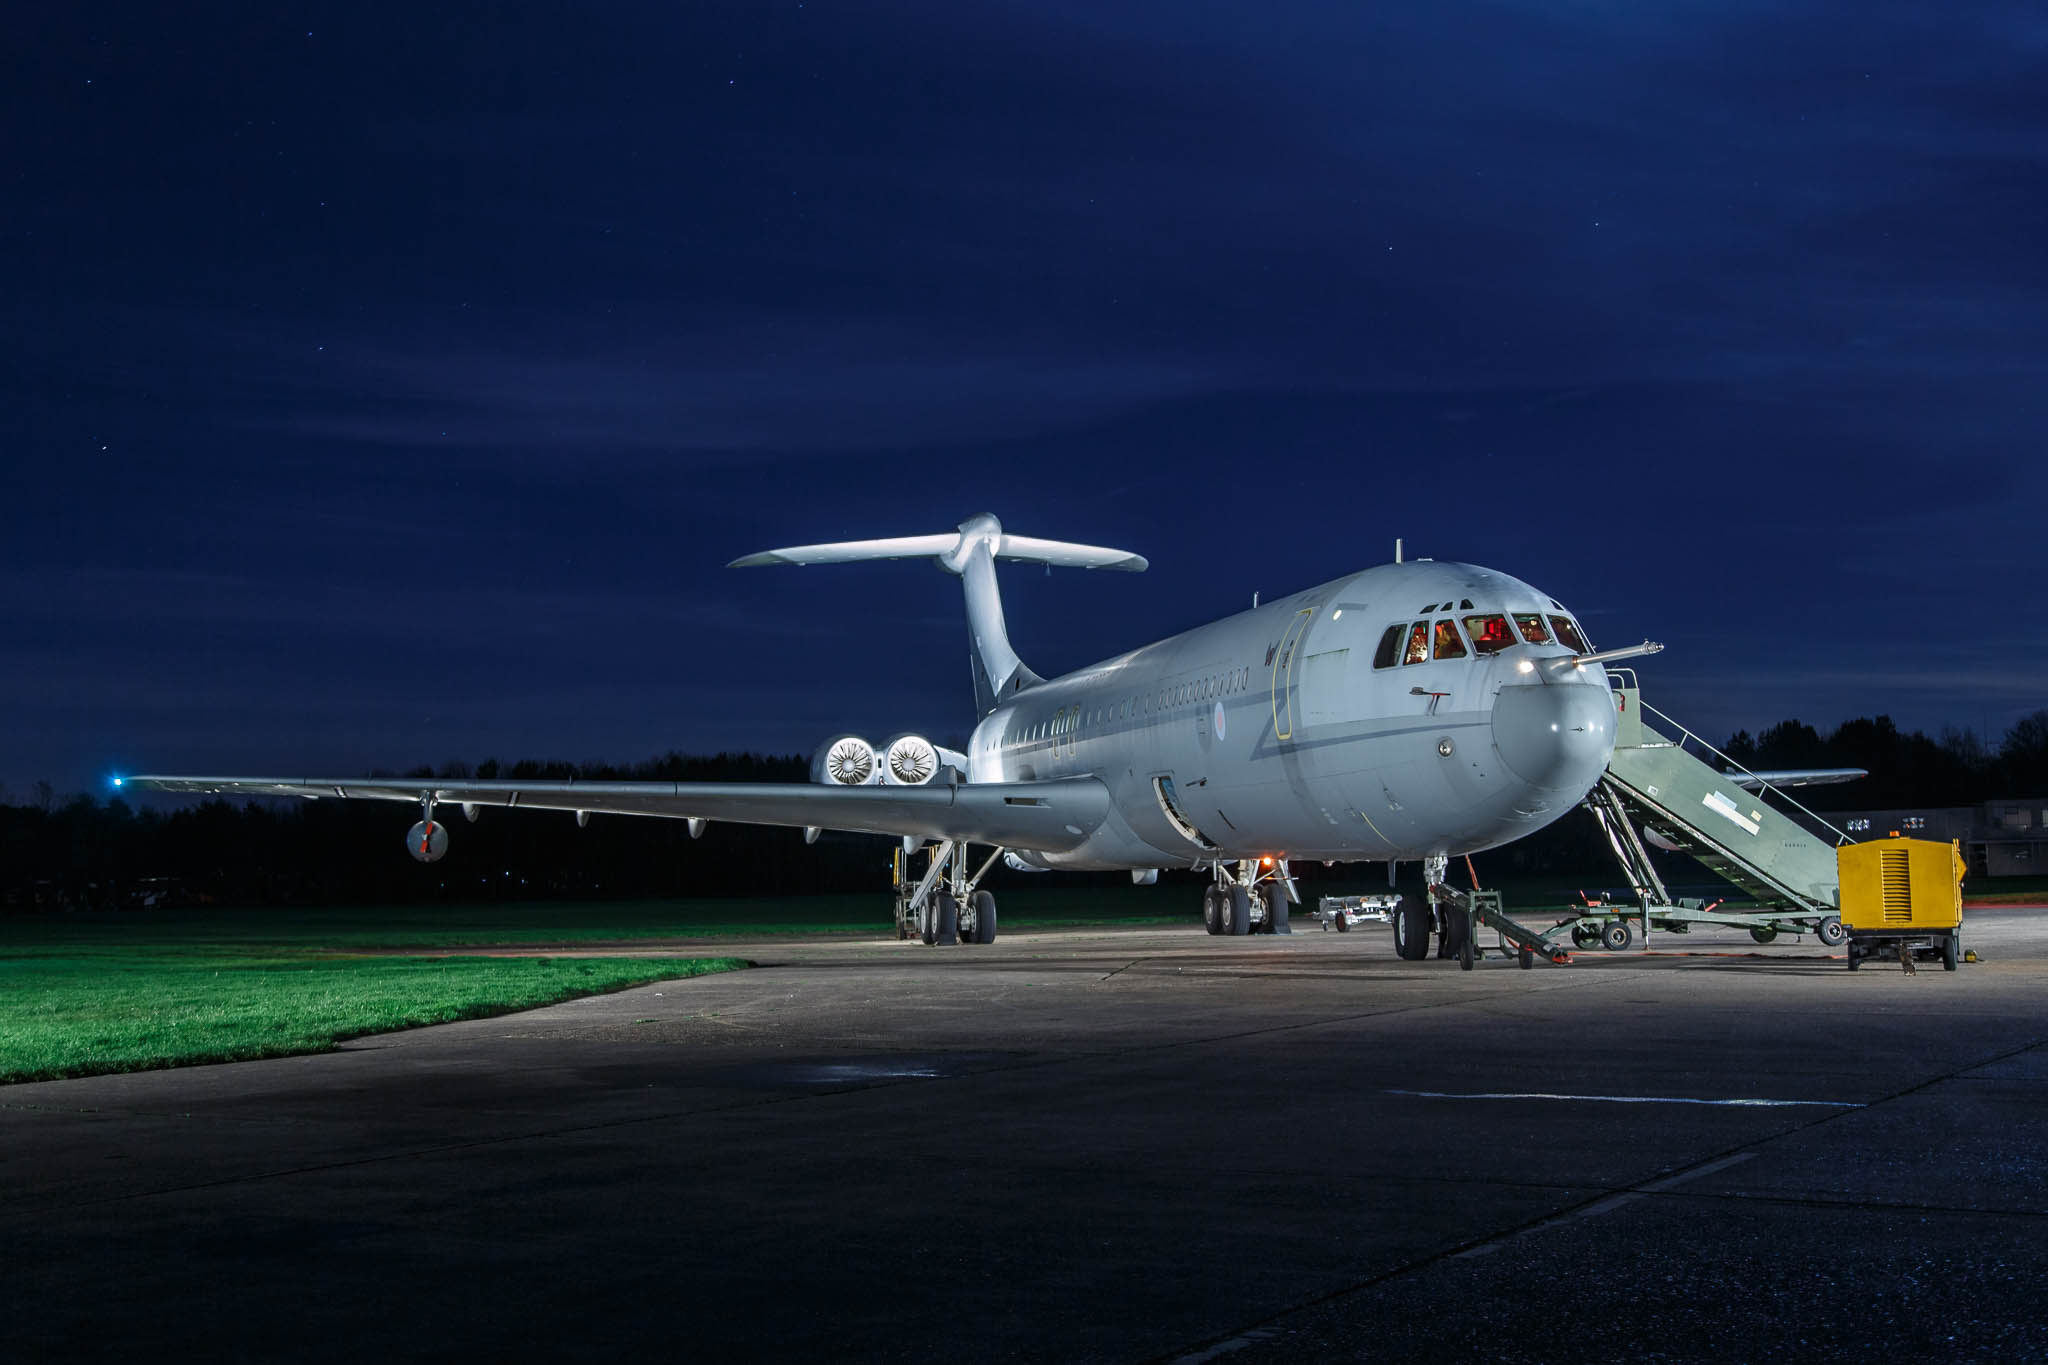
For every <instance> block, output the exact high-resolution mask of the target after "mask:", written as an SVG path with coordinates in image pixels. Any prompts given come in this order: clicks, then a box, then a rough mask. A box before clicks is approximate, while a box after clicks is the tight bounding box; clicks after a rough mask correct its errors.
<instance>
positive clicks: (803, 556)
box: [726, 517, 1149, 573]
mask: <svg viewBox="0 0 2048 1365" xmlns="http://www.w3.org/2000/svg"><path fill="white" fill-rule="evenodd" d="M977 543H983V544H986V545H987V546H988V548H989V553H990V554H991V555H993V556H994V557H995V558H997V559H1011V560H1019V561H1021V562H1023V563H1027V564H1053V565H1057V566H1058V567H1060V568H1063V569H1121V570H1124V571H1125V572H1128V573H1143V572H1144V571H1145V569H1146V568H1147V567H1149V566H1148V565H1147V564H1146V562H1145V557H1144V556H1143V555H1135V554H1132V553H1131V552H1130V551H1129V550H1112V549H1110V548H1108V547H1107V546H1103V545H1076V544H1073V543H1071V542H1069V541H1064V540H1040V539H1038V538H1037V537H1036V536H1013V535H1010V534H1009V533H1008V532H1006V531H1004V530H1003V528H1002V527H1001V526H1000V525H999V524H997V523H996V520H995V518H994V517H976V518H975V519H974V520H972V521H970V522H968V523H967V524H966V525H964V526H962V527H961V528H960V529H959V530H958V531H948V532H946V533H945V534H943V535H936V536H890V537H888V538H886V539H883V540H837V541H831V542H829V543H827V544H823V545H791V546H788V547H786V548H784V549H780V550H763V551H762V552H761V553H759V554H753V555H746V556H744V557H742V558H739V559H735V560H734V561H733V562H732V563H731V564H729V565H727V566H726V567H727V568H732V569H756V568H760V567H762V566H763V565H767V564H850V563H853V562H854V561H856V560H861V559H936V560H938V561H939V563H940V565H941V566H943V567H944V568H946V569H948V570H950V571H951V572H953V573H959V572H960V571H961V567H962V565H963V564H964V563H965V561H966V557H967V551H968V550H969V549H970V548H971V547H972V546H974V545H975V544H977Z"/></svg>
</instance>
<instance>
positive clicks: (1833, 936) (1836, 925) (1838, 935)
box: [1813, 915, 1849, 948]
mask: <svg viewBox="0 0 2048 1365" xmlns="http://www.w3.org/2000/svg"><path fill="white" fill-rule="evenodd" d="M1813 933H1814V937H1816V938H1818V939H1819V940H1820V941H1821V942H1822V943H1825V944H1826V945H1827V946H1828V947H1830V948H1839V947H1840V946H1841V944H1842V940H1843V939H1845V938H1847V937H1849V931H1848V930H1847V929H1844V928H1843V927H1842V917H1841V916H1840V915H1829V916H1828V917H1827V918H1826V919H1824V920H1822V921H1821V922H1820V923H1819V924H1817V925H1815V926H1814V928H1813Z"/></svg>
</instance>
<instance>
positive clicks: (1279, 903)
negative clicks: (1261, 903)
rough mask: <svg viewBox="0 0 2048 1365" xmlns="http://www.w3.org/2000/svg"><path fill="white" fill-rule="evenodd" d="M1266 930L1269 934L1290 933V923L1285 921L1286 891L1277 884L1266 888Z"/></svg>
mask: <svg viewBox="0 0 2048 1365" xmlns="http://www.w3.org/2000/svg"><path fill="white" fill-rule="evenodd" d="M1266 932H1267V933H1269V934H1291V933H1293V932H1294V928H1293V926H1292V925H1290V924H1288V922H1287V893H1286V892H1284V891H1282V890H1281V889H1280V888H1279V887H1277V886H1268V887H1267V888H1266Z"/></svg>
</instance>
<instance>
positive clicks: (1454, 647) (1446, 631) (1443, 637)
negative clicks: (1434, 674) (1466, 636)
mask: <svg viewBox="0 0 2048 1365" xmlns="http://www.w3.org/2000/svg"><path fill="white" fill-rule="evenodd" d="M1436 657H1437V658H1439V659H1462V658H1464V657H1465V642H1464V640H1463V639H1461V638H1459V635H1458V623H1457V622H1455V621H1452V620H1450V619H1448V618H1446V619H1445V620H1442V621H1439V622H1437V623H1436Z"/></svg>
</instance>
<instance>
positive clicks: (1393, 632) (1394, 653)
mask: <svg viewBox="0 0 2048 1365" xmlns="http://www.w3.org/2000/svg"><path fill="white" fill-rule="evenodd" d="M1407 630H1408V627H1406V626H1404V625H1402V624H1401V623H1400V622H1398V621H1397V622H1395V623H1394V624H1393V625H1391V626H1388V627H1387V633H1386V634H1385V635H1382V636H1380V647H1379V648H1378V649H1377V650H1375V651H1374V652H1373V656H1372V666H1373V667H1374V668H1392V667H1393V666H1394V665H1395V664H1397V663H1400V662H1401V637H1402V635H1404V634H1406V633H1407Z"/></svg>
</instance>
